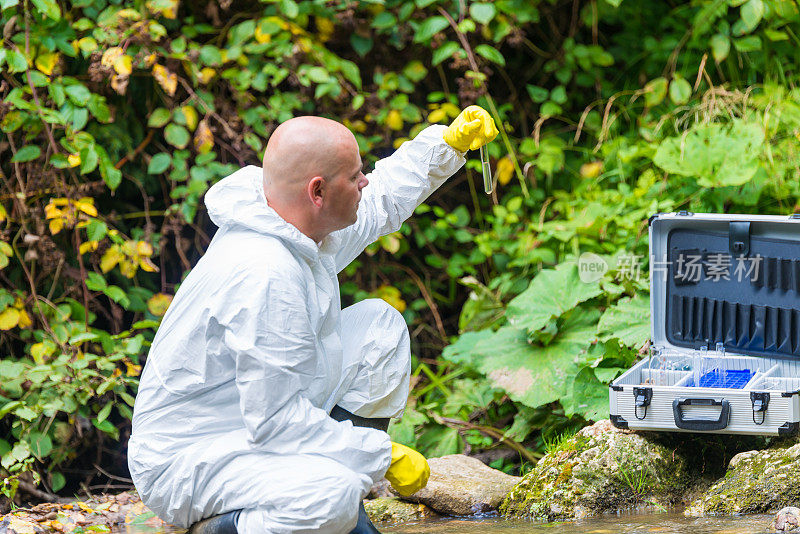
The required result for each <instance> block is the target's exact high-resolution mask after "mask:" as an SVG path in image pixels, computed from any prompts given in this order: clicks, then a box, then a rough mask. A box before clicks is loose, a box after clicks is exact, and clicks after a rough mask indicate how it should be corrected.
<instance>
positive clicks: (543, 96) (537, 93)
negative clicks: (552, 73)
mask: <svg viewBox="0 0 800 534" xmlns="http://www.w3.org/2000/svg"><path fill="white" fill-rule="evenodd" d="M525 88H526V89H527V90H528V95H530V97H531V100H533V101H534V102H536V103H537V104H541V103H542V102H544V101H545V100H547V98H548V97H549V96H550V92H549V91H548V90H547V89H545V88H544V87H539V86H538V85H526V86H525Z"/></svg>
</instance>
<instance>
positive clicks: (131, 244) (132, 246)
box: [120, 239, 137, 256]
mask: <svg viewBox="0 0 800 534" xmlns="http://www.w3.org/2000/svg"><path fill="white" fill-rule="evenodd" d="M136 243H137V242H136V241H133V240H130V239H129V240H127V241H125V242H124V243H123V244H122V248H121V249H120V251H121V252H122V253H123V254H125V255H126V256H133V255H134V254H137V252H136V248H137V245H136Z"/></svg>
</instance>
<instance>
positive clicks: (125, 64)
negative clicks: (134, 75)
mask: <svg viewBox="0 0 800 534" xmlns="http://www.w3.org/2000/svg"><path fill="white" fill-rule="evenodd" d="M114 70H115V71H117V74H119V75H120V76H130V74H131V72H133V58H132V57H131V56H128V55H122V56H119V57H118V58H117V59H115V60H114Z"/></svg>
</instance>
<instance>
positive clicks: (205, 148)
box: [194, 119, 214, 154]
mask: <svg viewBox="0 0 800 534" xmlns="http://www.w3.org/2000/svg"><path fill="white" fill-rule="evenodd" d="M194 148H195V149H196V150H197V151H198V152H200V153H201V154H204V153H206V152H209V151H210V150H211V149H212V148H214V134H212V133H211V128H209V127H208V122H206V120H205V119H203V120H201V121H200V124H198V125H197V131H196V132H195V133H194Z"/></svg>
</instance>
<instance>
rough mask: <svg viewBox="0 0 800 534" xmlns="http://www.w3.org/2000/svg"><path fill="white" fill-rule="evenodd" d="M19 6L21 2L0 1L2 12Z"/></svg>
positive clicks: (16, 0)
mask: <svg viewBox="0 0 800 534" xmlns="http://www.w3.org/2000/svg"><path fill="white" fill-rule="evenodd" d="M17 4H19V0H0V11H2V10H3V9H8V8H9V7H14V6H16V5H17Z"/></svg>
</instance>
